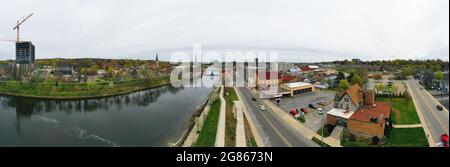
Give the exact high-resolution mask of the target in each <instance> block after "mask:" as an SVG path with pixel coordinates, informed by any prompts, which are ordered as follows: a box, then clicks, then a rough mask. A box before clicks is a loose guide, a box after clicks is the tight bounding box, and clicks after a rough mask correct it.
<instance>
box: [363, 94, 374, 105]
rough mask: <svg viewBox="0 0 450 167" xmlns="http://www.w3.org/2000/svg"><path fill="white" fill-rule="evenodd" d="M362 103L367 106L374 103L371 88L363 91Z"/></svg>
mask: <svg viewBox="0 0 450 167" xmlns="http://www.w3.org/2000/svg"><path fill="white" fill-rule="evenodd" d="M364 104H365V105H367V106H373V105H374V104H375V93H374V92H373V91H372V90H366V91H364Z"/></svg>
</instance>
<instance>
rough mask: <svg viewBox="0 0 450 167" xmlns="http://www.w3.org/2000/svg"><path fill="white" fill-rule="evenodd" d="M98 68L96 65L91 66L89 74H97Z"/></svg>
mask: <svg viewBox="0 0 450 167" xmlns="http://www.w3.org/2000/svg"><path fill="white" fill-rule="evenodd" d="M99 68H100V67H99V66H98V65H97V64H94V65H92V66H91V72H92V73H97V71H98V69H99Z"/></svg>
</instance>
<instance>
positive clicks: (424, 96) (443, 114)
mask: <svg viewBox="0 0 450 167" xmlns="http://www.w3.org/2000/svg"><path fill="white" fill-rule="evenodd" d="M406 83H407V84H408V87H409V89H410V94H411V97H412V98H413V99H414V103H415V105H416V109H417V112H420V113H421V114H422V116H423V119H424V122H422V124H423V125H424V127H425V128H427V129H428V131H429V133H430V135H431V138H432V139H433V140H434V142H435V143H440V142H441V140H440V136H441V135H442V134H448V129H449V124H448V122H449V114H448V111H447V110H445V111H439V110H437V109H436V106H437V105H438V104H439V103H438V101H437V100H436V99H435V98H434V97H433V96H431V95H430V94H429V93H427V91H426V90H425V89H421V85H420V84H419V83H418V81H416V80H413V79H410V80H408V81H406ZM430 144H433V143H430Z"/></svg>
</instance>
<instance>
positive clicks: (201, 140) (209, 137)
mask: <svg viewBox="0 0 450 167" xmlns="http://www.w3.org/2000/svg"><path fill="white" fill-rule="evenodd" d="M219 115H220V100H216V101H215V102H214V103H213V104H212V105H211V108H210V110H209V113H208V115H207V116H206V120H205V122H204V124H203V128H202V129H201V131H200V134H199V136H198V139H197V142H196V143H195V145H194V146H195V147H214V145H215V142H216V133H217V126H218V124H219Z"/></svg>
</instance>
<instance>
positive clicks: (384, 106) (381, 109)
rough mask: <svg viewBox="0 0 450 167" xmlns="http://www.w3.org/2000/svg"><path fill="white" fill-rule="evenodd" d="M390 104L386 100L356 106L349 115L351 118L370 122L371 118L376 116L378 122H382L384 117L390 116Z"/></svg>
mask: <svg viewBox="0 0 450 167" xmlns="http://www.w3.org/2000/svg"><path fill="white" fill-rule="evenodd" d="M390 115H391V104H390V103H386V102H375V105H372V106H363V107H360V108H358V109H357V110H356V111H355V113H354V114H353V115H352V116H351V117H350V119H351V120H357V121H362V122H371V119H373V118H377V119H378V120H377V122H376V123H378V124H381V123H384V119H385V118H388V119H389V118H390Z"/></svg>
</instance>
